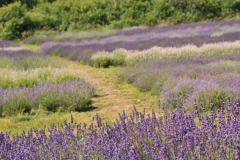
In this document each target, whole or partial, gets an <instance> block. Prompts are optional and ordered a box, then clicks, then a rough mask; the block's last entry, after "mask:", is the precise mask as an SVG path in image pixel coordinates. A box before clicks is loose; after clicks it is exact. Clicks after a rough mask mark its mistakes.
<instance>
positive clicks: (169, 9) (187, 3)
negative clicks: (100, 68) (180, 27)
mask: <svg viewBox="0 0 240 160" xmlns="http://www.w3.org/2000/svg"><path fill="white" fill-rule="evenodd" d="M0 7H1V8H0V39H19V38H20V39H21V38H25V37H27V36H30V35H33V34H36V33H37V32H38V31H47V32H48V33H52V32H64V31H70V32H73V31H80V30H92V29H94V30H95V29H101V28H123V27H131V26H138V25H145V26H153V25H157V24H178V23H186V22H196V21H208V20H217V19H223V18H226V17H235V16H237V15H239V12H240V0H88V1H86V0H31V1H30V0H0Z"/></svg>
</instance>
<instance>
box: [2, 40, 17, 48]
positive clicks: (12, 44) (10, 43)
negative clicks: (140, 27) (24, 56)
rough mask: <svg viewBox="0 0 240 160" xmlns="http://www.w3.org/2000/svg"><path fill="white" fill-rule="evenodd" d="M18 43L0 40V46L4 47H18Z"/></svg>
mask: <svg viewBox="0 0 240 160" xmlns="http://www.w3.org/2000/svg"><path fill="white" fill-rule="evenodd" d="M18 46H19V45H18V44H17V43H14V42H13V41H8V40H0V48H5V47H18Z"/></svg>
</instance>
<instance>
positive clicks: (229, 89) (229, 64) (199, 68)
mask: <svg viewBox="0 0 240 160" xmlns="http://www.w3.org/2000/svg"><path fill="white" fill-rule="evenodd" d="M239 61H240V54H239V53H230V54H225V55H223V56H216V55H213V56H201V57H194V56H192V57H183V58H164V59H162V60H153V59H149V60H147V61H145V62H142V63H138V64H136V65H134V66H132V67H128V68H124V69H123V70H122V71H121V72H120V73H119V75H118V79H119V81H120V82H121V81H127V82H128V83H132V84H133V85H134V86H136V87H137V88H138V89H139V90H140V91H143V92H144V91H151V92H152V93H153V94H154V95H159V96H160V97H162V101H163V102H166V103H167V104H168V107H170V108H176V107H180V106H181V107H185V108H189V107H191V104H192V100H193V99H195V98H196V99H197V101H198V102H200V101H201V102H202V103H203V104H204V105H206V104H208V103H209V101H211V102H214V103H216V105H215V106H216V108H218V107H219V106H220V105H219V104H218V103H217V101H219V99H223V98H226V97H228V96H231V97H240V92H239V91H240V88H239V87H240V86H239V84H238V82H239V79H240V70H239V67H240V65H239V64H240V63H239ZM206 99H208V101H206Z"/></svg>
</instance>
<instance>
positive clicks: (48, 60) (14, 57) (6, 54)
mask: <svg viewBox="0 0 240 160" xmlns="http://www.w3.org/2000/svg"><path fill="white" fill-rule="evenodd" d="M49 66H51V67H53V68H62V67H65V64H64V63H62V62H60V61H59V60H58V59H56V58H53V57H50V56H42V55H39V54H37V53H36V52H33V51H31V50H28V49H21V48H20V50H14V49H13V48H5V49H4V50H1V49H0V69H1V68H8V69H15V70H28V69H36V68H44V67H49Z"/></svg>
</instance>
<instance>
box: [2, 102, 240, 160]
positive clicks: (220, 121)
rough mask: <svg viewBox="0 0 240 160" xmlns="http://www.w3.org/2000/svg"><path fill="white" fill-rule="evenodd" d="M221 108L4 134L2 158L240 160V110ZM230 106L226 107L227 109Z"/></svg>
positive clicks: (239, 107) (97, 119) (139, 115)
mask: <svg viewBox="0 0 240 160" xmlns="http://www.w3.org/2000/svg"><path fill="white" fill-rule="evenodd" d="M220 103H221V108H220V109H219V110H218V111H217V110H214V107H213V106H214V104H211V112H210V114H207V113H205V114H204V115H201V114H199V110H200V109H201V110H204V106H201V107H200V106H198V105H197V104H196V103H195V104H194V108H195V110H194V111H193V112H186V110H183V109H176V110H172V111H170V112H169V111H168V110H167V109H166V107H165V106H164V105H163V112H164V116H163V117H159V118H158V117H157V116H156V113H155V112H154V111H152V114H151V115H150V114H146V113H145V112H139V111H137V110H136V109H135V108H134V110H133V111H132V114H130V116H129V117H128V116H127V115H126V114H125V112H124V111H123V113H122V114H119V119H116V122H115V123H114V124H113V125H109V124H107V123H104V122H102V121H101V118H100V117H99V116H98V115H96V116H95V117H93V120H94V119H95V121H93V123H92V124H91V125H90V126H87V125H86V124H83V125H82V124H76V123H74V120H73V117H71V120H70V122H68V123H67V122H66V121H65V122H64V123H63V124H58V125H55V124H54V123H53V124H52V125H51V126H50V127H49V128H44V129H37V128H31V129H30V130H29V131H28V132H27V133H26V132H23V133H22V135H14V136H13V138H11V135H10V133H9V132H7V133H0V142H1V143H0V158H1V159H86V160H91V159H130V160H140V159H153V160H158V159H179V160H180V159H197V160H198V159H199V160H200V159H209V160H210V159H222V160H223V159H239V158H240V130H239V128H240V114H239V112H240V105H239V103H238V101H237V100H236V101H235V102H234V103H232V102H231V101H230V98H229V100H228V102H227V103H226V102H225V101H221V102H220ZM226 104H227V106H226Z"/></svg>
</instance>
